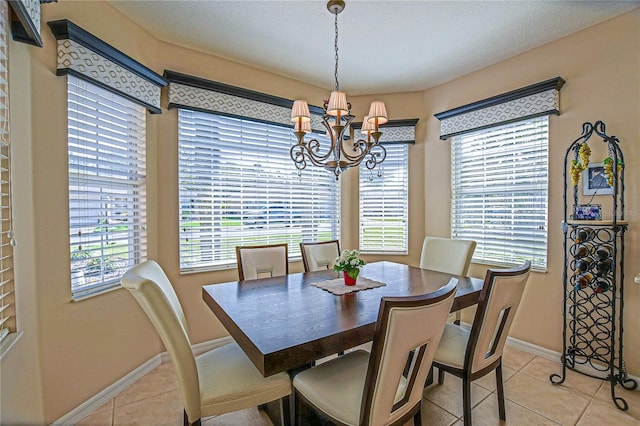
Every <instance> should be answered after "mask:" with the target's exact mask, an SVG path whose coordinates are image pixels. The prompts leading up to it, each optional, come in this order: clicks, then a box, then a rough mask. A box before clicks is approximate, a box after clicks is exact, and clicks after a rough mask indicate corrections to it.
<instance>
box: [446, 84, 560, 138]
mask: <svg viewBox="0 0 640 426" xmlns="http://www.w3.org/2000/svg"><path fill="white" fill-rule="evenodd" d="M564 83H565V81H564V79H563V78H562V77H556V78H552V79H550V80H546V81H543V82H541V83H537V84H533V85H531V86H527V87H523V88H521V89H517V90H513V91H511V92H507V93H503V94H501V95H498V96H494V97H491V98H488V99H484V100H482V101H478V102H474V103H471V104H468V105H464V106H461V107H458V108H454V109H451V110H448V111H444V112H441V113H438V114H436V115H435V117H436V118H437V119H438V120H440V139H448V138H450V137H452V136H456V135H459V134H462V133H467V132H471V131H474V130H479V129H484V128H487V127H493V126H497V125H501V124H507V123H511V122H514V121H519V120H524V119H527V118H533V117H540V116H543V115H550V114H555V115H559V114H560V89H561V88H562V86H563V85H564Z"/></svg>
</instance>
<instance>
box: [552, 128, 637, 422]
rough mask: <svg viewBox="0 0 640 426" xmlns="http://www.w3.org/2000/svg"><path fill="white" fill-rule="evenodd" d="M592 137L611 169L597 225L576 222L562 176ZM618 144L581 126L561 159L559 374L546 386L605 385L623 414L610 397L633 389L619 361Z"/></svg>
mask: <svg viewBox="0 0 640 426" xmlns="http://www.w3.org/2000/svg"><path fill="white" fill-rule="evenodd" d="M594 134H595V135H597V136H599V137H600V138H602V141H603V142H604V143H605V144H606V145H607V151H608V154H609V157H608V161H609V164H612V166H611V167H610V168H609V173H610V174H612V177H611V180H610V184H611V183H613V185H611V187H612V195H611V208H612V209H611V211H610V212H609V213H608V214H606V216H607V218H604V219H603V218H602V215H603V212H602V211H600V209H598V214H597V217H598V218H599V219H600V220H578V219H577V217H576V216H577V212H578V210H579V209H577V206H578V186H579V185H573V182H572V183H571V184H569V182H568V179H570V177H569V175H568V173H567V172H569V173H571V170H572V168H571V161H572V160H576V161H577V160H578V158H579V152H580V148H581V147H582V145H583V144H586V143H587V141H588V140H589V138H591V136H593V135H594ZM619 142H620V141H619V140H618V138H616V137H615V136H608V135H607V134H606V132H605V124H604V123H603V122H602V121H597V122H596V123H595V124H591V123H584V124H583V125H582V135H580V137H579V138H578V139H576V140H575V141H574V142H573V143H572V144H571V145H570V146H569V148H568V149H567V152H566V155H565V159H564V164H565V168H564V192H563V201H564V206H565V209H564V220H563V222H562V232H563V233H564V242H563V246H564V270H563V277H562V281H563V286H564V295H563V302H564V303H563V306H564V309H563V320H564V327H563V333H562V336H563V347H562V372H561V374H552V375H551V376H550V377H549V380H551V382H552V383H554V384H557V385H559V384H561V383H563V382H564V381H565V379H566V377H567V368H569V369H571V370H575V371H578V372H580V373H582V374H585V375H587V376H591V377H595V378H598V379H604V380H607V381H609V382H610V384H611V398H612V399H613V402H614V403H615V405H616V407H618V408H619V409H620V410H625V411H626V410H628V408H629V405H628V404H627V402H626V401H625V400H624V399H623V398H621V397H619V396H616V385H618V384H620V385H621V386H622V387H623V388H625V389H629V390H633V389H636V388H637V387H638V383H637V382H636V381H635V380H633V379H630V378H629V377H628V375H627V371H626V368H625V364H624V359H623V334H624V333H623V332H624V327H623V321H622V319H623V312H624V236H625V232H626V231H627V229H628V225H627V223H626V222H625V221H624V157H623V154H622V151H621V150H620V146H619ZM568 187H570V188H573V197H572V200H570V199H569V197H568V196H567V188H568ZM602 197H604V196H602ZM571 201H572V202H573V204H571ZM609 216H610V218H609ZM581 217H582V216H581Z"/></svg>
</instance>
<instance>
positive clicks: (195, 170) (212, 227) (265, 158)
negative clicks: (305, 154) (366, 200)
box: [178, 109, 340, 272]
mask: <svg viewBox="0 0 640 426" xmlns="http://www.w3.org/2000/svg"><path fill="white" fill-rule="evenodd" d="M178 133H179V134H178V145H179V160H178V162H179V164H178V167H179V180H180V181H179V199H180V231H179V232H180V270H181V271H183V272H193V271H199V270H210V269H221V268H229V267H234V266H235V265H236V254H235V247H236V246H238V245H263V244H276V243H288V244H289V258H295V257H298V256H300V247H299V245H298V243H300V242H301V241H321V240H331V239H336V238H338V236H339V220H338V218H339V202H340V192H339V186H338V184H337V182H336V179H335V176H334V175H333V174H332V173H328V172H327V171H326V170H324V169H322V168H318V167H311V166H310V167H307V169H305V170H304V171H303V172H302V174H300V175H299V174H298V171H297V169H296V168H295V166H294V164H293V161H292V160H291V158H290V155H289V151H290V149H291V147H292V146H293V144H294V143H295V137H294V135H293V132H292V131H291V129H290V128H287V127H283V126H278V125H273V124H265V123H263V122H258V121H254V120H249V119H239V118H230V117H227V116H222V115H217V114H211V113H204V112H197V111H191V110H187V109H179V110H178ZM314 137H317V138H322V137H323V136H322V135H314Z"/></svg>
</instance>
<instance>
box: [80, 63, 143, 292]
mask: <svg viewBox="0 0 640 426" xmlns="http://www.w3.org/2000/svg"><path fill="white" fill-rule="evenodd" d="M68 97H69V99H68V126H69V231H70V235H69V238H70V246H71V291H72V294H73V296H74V297H75V298H78V297H83V296H85V295H88V294H91V293H94V292H97V291H102V290H104V289H107V288H110V287H115V286H118V285H119V280H120V276H121V275H122V274H123V273H124V272H125V271H126V270H127V269H128V268H130V267H131V266H133V265H135V264H137V263H139V262H140V261H143V260H145V259H146V256H147V246H146V192H145V175H146V164H145V161H146V160H145V120H146V111H145V108H144V107H143V106H140V105H138V104H136V103H134V102H131V101H130V100H128V99H125V98H123V97H122V96H120V95H117V94H115V93H112V92H109V91H107V90H104V89H102V88H100V87H98V86H96V85H94V84H91V83H88V82H86V81H84V80H81V79H78V78H76V77H74V76H72V75H69V77H68Z"/></svg>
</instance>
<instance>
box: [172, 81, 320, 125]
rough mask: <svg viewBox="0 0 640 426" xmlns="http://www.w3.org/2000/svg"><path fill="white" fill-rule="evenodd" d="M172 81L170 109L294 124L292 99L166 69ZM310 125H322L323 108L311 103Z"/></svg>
mask: <svg viewBox="0 0 640 426" xmlns="http://www.w3.org/2000/svg"><path fill="white" fill-rule="evenodd" d="M164 77H165V78H166V79H167V80H168V81H169V108H170V109H171V108H176V107H177V108H186V109H191V110H195V111H204V112H213V113H216V114H222V115H227V116H230V117H236V118H249V119H252V120H256V121H260V122H264V123H270V124H276V125H281V126H286V127H293V122H292V121H291V107H292V105H293V101H292V100H290V99H285V98H280V97H277V96H272V95H267V94H265V93H260V92H255V91H253V90H248V89H243V88H241V87H236V86H230V85H228V84H223V83H219V82H216V81H211V80H205V79H203V78H199V77H194V76H190V75H186V74H181V73H178V72H175V71H169V70H165V72H164ZM309 110H310V112H311V127H312V128H313V129H314V130H319V129H324V127H323V126H322V124H321V123H322V108H319V107H316V106H311V105H310V106H309Z"/></svg>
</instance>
